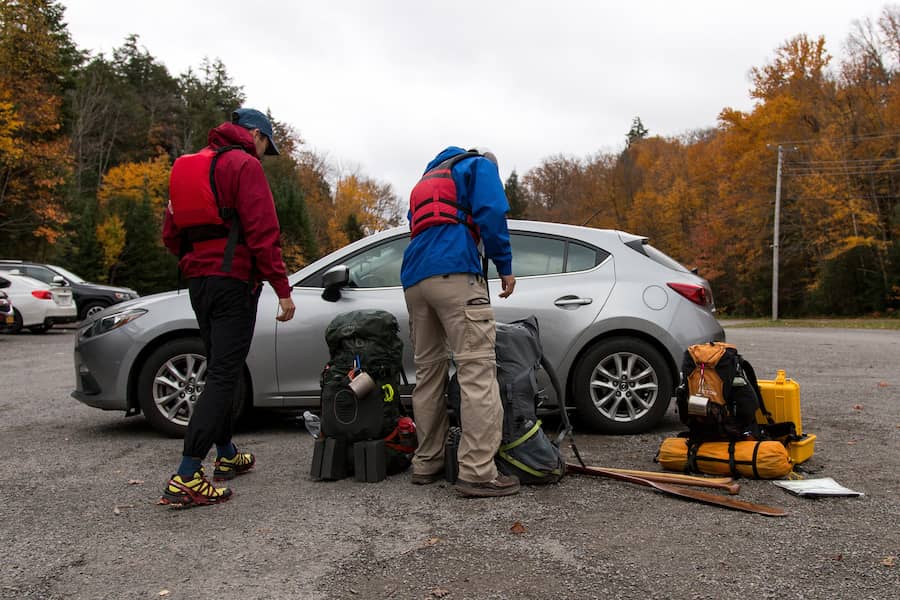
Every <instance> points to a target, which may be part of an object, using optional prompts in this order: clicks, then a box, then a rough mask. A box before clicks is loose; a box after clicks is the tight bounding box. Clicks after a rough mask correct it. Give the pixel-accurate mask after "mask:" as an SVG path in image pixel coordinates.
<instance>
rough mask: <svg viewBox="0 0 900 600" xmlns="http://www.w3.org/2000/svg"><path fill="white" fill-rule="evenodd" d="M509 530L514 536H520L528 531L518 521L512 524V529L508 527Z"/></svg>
mask: <svg viewBox="0 0 900 600" xmlns="http://www.w3.org/2000/svg"><path fill="white" fill-rule="evenodd" d="M509 530H510V531H511V532H513V533H515V534H516V535H520V534H523V533H525V532H527V531H528V529H527V528H526V527H525V526H524V525H522V524H521V523H520V522H518V521H516V522H515V523H513V524H512V527H510V528H509Z"/></svg>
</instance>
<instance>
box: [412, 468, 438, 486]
mask: <svg viewBox="0 0 900 600" xmlns="http://www.w3.org/2000/svg"><path fill="white" fill-rule="evenodd" d="M443 478H444V472H443V471H438V472H437V473H413V474H412V477H410V478H409V480H410V481H411V482H412V484H413V485H430V484H432V483H437V482H438V481H441V480H442V479H443Z"/></svg>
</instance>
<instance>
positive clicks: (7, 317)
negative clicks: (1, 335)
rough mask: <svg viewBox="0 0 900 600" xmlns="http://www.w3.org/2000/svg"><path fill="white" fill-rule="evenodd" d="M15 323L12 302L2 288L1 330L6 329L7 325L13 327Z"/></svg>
mask: <svg viewBox="0 0 900 600" xmlns="http://www.w3.org/2000/svg"><path fill="white" fill-rule="evenodd" d="M13 323H15V317H14V316H13V307H12V302H10V301H9V296H7V295H6V292H4V291H3V290H0V332H3V331H6V328H7V327H12V326H13Z"/></svg>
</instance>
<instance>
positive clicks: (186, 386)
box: [138, 338, 246, 437]
mask: <svg viewBox="0 0 900 600" xmlns="http://www.w3.org/2000/svg"><path fill="white" fill-rule="evenodd" d="M205 354H206V351H205V350H204V348H203V342H201V341H200V339H199V338H180V339H176V340H171V341H169V342H166V343H165V344H163V345H162V346H160V347H159V348H157V349H156V350H154V351H153V352H152V353H151V354H150V356H148V357H147V360H146V361H144V364H143V367H142V368H141V372H140V375H139V376H138V402H139V403H140V406H141V412H143V413H144V417H145V418H146V419H147V421H149V422H150V425H151V426H153V428H154V429H156V430H157V431H159V432H160V433H163V434H165V435H167V436H170V437H184V434H185V432H186V431H187V425H188V421H190V419H191V416H192V415H193V414H194V406H195V405H196V402H197V399H198V398H199V396H200V394H201V393H202V392H203V388H204V386H205V385H206V356H205ZM243 382H244V378H243V376H242V377H241V378H240V379H239V381H238V388H239V389H240V392H239V393H237V394H235V400H234V405H233V407H232V418H233V419H234V420H235V421H237V419H238V418H240V416H241V414H242V413H243V411H244V406H245V404H246V402H245V396H246V394H245V390H244V385H243Z"/></svg>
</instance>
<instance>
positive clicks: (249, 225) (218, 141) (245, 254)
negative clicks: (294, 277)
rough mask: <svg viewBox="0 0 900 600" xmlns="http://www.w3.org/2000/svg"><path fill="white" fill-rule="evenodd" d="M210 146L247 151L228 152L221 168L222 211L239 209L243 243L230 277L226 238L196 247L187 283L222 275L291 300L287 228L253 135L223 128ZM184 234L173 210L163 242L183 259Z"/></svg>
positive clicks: (185, 267)
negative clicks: (264, 284)
mask: <svg viewBox="0 0 900 600" xmlns="http://www.w3.org/2000/svg"><path fill="white" fill-rule="evenodd" d="M208 141H209V147H210V148H221V147H223V146H229V145H233V144H236V145H239V146H241V147H242V148H243V149H244V150H246V151H245V152H242V151H241V150H232V151H231V152H225V153H223V154H222V155H221V157H220V158H219V161H218V162H217V163H216V173H215V177H216V189H217V191H218V193H219V203H220V204H221V205H222V207H232V208H234V209H235V211H236V213H237V218H238V219H239V220H240V223H241V228H242V229H243V240H242V241H241V242H239V243H238V244H237V247H236V248H235V251H234V257H233V259H232V261H231V271H230V272H228V273H225V272H223V271H222V260H223V259H224V254H225V243H226V241H227V240H226V239H225V238H219V239H213V240H208V241H203V242H194V243H193V244H192V246H193V247H192V249H191V250H190V251H188V252H187V253H186V254H185V255H184V256H182V257H181V259H180V260H179V261H178V267H179V268H180V269H181V273H182V275H183V276H184V277H185V278H187V279H190V278H192V277H204V276H208V275H219V276H222V277H234V278H235V279H240V280H243V281H250V282H256V281H259V280H266V281H268V282H269V283H270V284H271V285H272V287H273V288H274V289H275V293H276V294H278V297H279V298H288V297H290V295H291V289H290V286H289V285H288V281H287V274H286V271H285V267H284V261H283V260H282V258H281V241H280V237H279V235H280V231H281V229H280V226H279V224H278V215H277V214H276V213H275V201H274V199H273V198H272V191H271V190H270V189H269V183H268V181H266V176H265V173H263V169H262V165H261V164H260V162H259V159H258V158H256V148H255V146H254V144H253V138H252V137H251V136H250V132H249V131H247V130H246V129H244V128H243V127H240V126H238V125H234V124H232V123H223V124H222V125H219V126H218V127H216V128H215V129H212V130H210V132H209V138H208ZM229 226H230V225H229ZM182 233H183V232H182V231H181V230H179V229H178V226H177V225H175V222H174V220H173V218H172V212H171V210H169V209H167V210H166V216H165V221H164V222H163V234H162V237H163V243H165V245H166V248H168V249H169V251H170V252H172V254H175V255H176V256H180V255H181V250H182V239H183V236H182ZM251 259H254V260H251Z"/></svg>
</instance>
